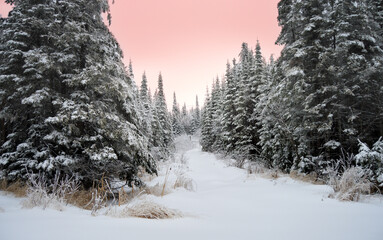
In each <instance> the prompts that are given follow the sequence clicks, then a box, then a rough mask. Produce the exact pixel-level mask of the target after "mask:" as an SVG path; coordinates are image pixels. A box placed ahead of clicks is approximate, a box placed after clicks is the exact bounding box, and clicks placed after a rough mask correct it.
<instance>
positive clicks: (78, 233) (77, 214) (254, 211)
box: [0, 137, 383, 240]
mask: <svg viewBox="0 0 383 240" xmlns="http://www.w3.org/2000/svg"><path fill="white" fill-rule="evenodd" d="M188 140H189V138H186V137H184V139H183V147H184V150H185V148H186V149H187V148H188V147H189V148H190V146H192V145H193V143H192V142H191V141H190V142H188ZM196 141H197V139H194V141H193V142H194V145H197V144H195V143H196ZM185 144H186V145H185ZM181 145H182V144H181ZM185 146H186V147H185ZM181 148H182V147H181ZM179 151H182V149H181V150H179ZM180 156H182V154H181V152H179V153H178V157H180ZM183 162H184V164H185V166H186V167H185V172H184V174H186V175H187V176H189V177H190V178H192V179H193V181H194V184H193V186H194V190H195V191H189V190H186V189H184V188H177V189H173V188H171V189H170V190H169V191H171V192H170V193H169V194H166V195H164V196H163V197H160V196H159V197H155V196H149V197H147V198H149V199H150V200H153V201H155V202H157V203H159V204H162V205H165V206H167V207H169V208H172V209H177V210H179V211H181V212H182V213H183V215H184V217H182V218H176V219H165V220H149V219H141V218H132V217H129V218H115V217H110V216H105V215H103V214H101V213H100V214H99V215H98V216H91V214H90V211H86V210H81V209H78V208H75V207H71V206H67V207H66V208H65V210H64V211H62V212H60V211H57V210H54V209H45V210H42V209H41V208H33V209H25V208H22V205H21V202H22V200H23V199H18V198H14V197H12V196H10V195H5V194H4V193H2V194H1V195H0V239H1V240H13V239H20V240H21V239H29V240H32V239H36V240H37V239H38V240H45V239H47V240H48V239H49V240H51V239H55V240H60V239H63V240H64V239H65V240H68V239H70V240H73V239H92V240H96V239H103V240H106V239H156V240H158V239H166V240H170V239H177V240H180V239H182V240H184V239H195V240H197V239H199V240H201V239H209V240H213V239H220V240H223V239H234V240H239V239H277V240H283V239H294V240H297V239H310V240H314V239H326V240H329V239H337V240H340V239H347V240H351V239H360V240H373V239H376V240H381V239H383V201H382V198H381V197H366V198H364V199H363V201H362V202H357V203H356V202H340V201H338V200H335V199H330V198H328V195H329V194H330V193H331V192H332V190H331V188H330V187H328V186H321V185H312V184H309V183H303V182H298V181H295V180H292V179H291V178H288V177H281V178H279V179H277V180H272V179H266V178H262V177H259V176H257V175H250V176H249V175H248V174H247V172H246V171H245V170H242V169H238V168H235V167H229V166H227V164H225V162H224V161H222V160H217V159H216V157H215V155H213V154H210V153H204V152H202V151H201V150H200V148H199V146H196V147H194V148H193V149H191V150H188V151H186V152H185V154H184V155H183ZM169 166H170V165H164V166H162V170H161V172H160V176H159V177H156V178H155V179H153V180H152V182H151V183H152V184H155V183H156V182H161V181H162V182H163V180H164V172H166V171H167V169H169ZM171 166H173V167H172V170H170V172H172V171H179V169H178V170H177V169H174V166H175V165H174V164H173V165H171ZM166 168H167V169H166ZM168 181H169V185H170V182H171V181H172V175H171V174H170V175H169V180H168Z"/></svg>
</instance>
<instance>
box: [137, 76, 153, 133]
mask: <svg viewBox="0 0 383 240" xmlns="http://www.w3.org/2000/svg"><path fill="white" fill-rule="evenodd" d="M139 99H140V103H141V109H142V115H143V117H144V118H143V124H142V130H143V132H144V134H145V135H146V136H147V137H148V138H149V139H150V140H151V139H152V137H153V136H152V122H153V109H152V105H151V96H150V93H149V90H148V80H147V78H146V74H145V72H144V73H143V74H142V80H141V87H140V91H139Z"/></svg>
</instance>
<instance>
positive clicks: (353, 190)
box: [329, 167, 372, 201]
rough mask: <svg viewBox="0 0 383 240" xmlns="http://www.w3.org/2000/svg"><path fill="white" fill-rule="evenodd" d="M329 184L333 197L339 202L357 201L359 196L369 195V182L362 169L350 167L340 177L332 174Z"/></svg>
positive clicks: (370, 185)
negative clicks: (332, 190)
mask: <svg viewBox="0 0 383 240" xmlns="http://www.w3.org/2000/svg"><path fill="white" fill-rule="evenodd" d="M329 184H330V185H331V186H332V187H333V188H334V192H335V193H334V195H333V196H332V197H335V198H337V199H339V200H341V201H359V199H360V195H361V194H370V193H371V187H372V184H371V182H370V181H369V180H368V179H367V177H366V176H365V174H364V171H363V169H361V168H359V167H352V168H349V169H347V170H346V171H345V172H344V173H343V175H342V176H341V177H337V175H336V174H332V175H331V177H330V180H329Z"/></svg>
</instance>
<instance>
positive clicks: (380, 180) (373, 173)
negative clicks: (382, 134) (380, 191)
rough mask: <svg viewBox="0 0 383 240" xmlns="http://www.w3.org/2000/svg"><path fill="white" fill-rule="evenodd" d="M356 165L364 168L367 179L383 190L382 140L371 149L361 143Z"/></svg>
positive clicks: (356, 156)
mask: <svg viewBox="0 0 383 240" xmlns="http://www.w3.org/2000/svg"><path fill="white" fill-rule="evenodd" d="M355 159H356V164H357V165H358V166H360V167H361V168H363V170H364V172H365V175H366V177H367V178H368V179H369V180H370V181H371V182H372V183H375V184H377V185H378V186H379V187H380V188H383V141H382V138H379V140H378V141H377V142H376V143H374V145H373V147H372V148H371V149H370V148H369V147H368V146H367V144H365V143H363V142H361V141H359V153H358V154H357V155H355Z"/></svg>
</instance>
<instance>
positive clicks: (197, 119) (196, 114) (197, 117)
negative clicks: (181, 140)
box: [191, 95, 201, 133]
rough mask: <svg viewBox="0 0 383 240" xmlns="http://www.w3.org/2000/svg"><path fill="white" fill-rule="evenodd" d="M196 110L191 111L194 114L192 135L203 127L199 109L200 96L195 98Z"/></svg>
mask: <svg viewBox="0 0 383 240" xmlns="http://www.w3.org/2000/svg"><path fill="white" fill-rule="evenodd" d="M195 105H196V107H195V109H193V110H192V111H191V113H192V133H195V132H196V131H197V130H198V129H199V128H200V125H201V113H200V108H199V103H198V95H196V98H195Z"/></svg>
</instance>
